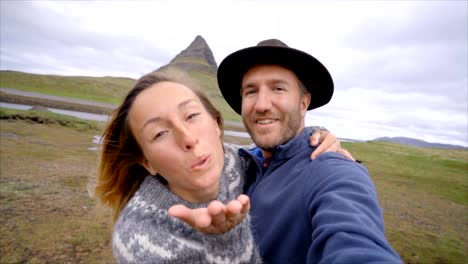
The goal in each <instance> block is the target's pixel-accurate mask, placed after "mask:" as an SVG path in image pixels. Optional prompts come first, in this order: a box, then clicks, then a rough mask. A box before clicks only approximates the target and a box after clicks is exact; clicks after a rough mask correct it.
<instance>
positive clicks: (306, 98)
mask: <svg viewBox="0 0 468 264" xmlns="http://www.w3.org/2000/svg"><path fill="white" fill-rule="evenodd" d="M310 100H311V95H310V93H304V94H303V95H302V96H301V114H302V117H305V114H306V113H307V108H308V107H309V104H310Z"/></svg>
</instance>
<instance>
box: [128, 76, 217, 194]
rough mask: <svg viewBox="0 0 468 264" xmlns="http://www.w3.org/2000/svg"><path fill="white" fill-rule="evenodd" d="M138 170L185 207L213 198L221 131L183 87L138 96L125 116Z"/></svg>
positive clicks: (158, 87)
mask: <svg viewBox="0 0 468 264" xmlns="http://www.w3.org/2000/svg"><path fill="white" fill-rule="evenodd" d="M129 120H130V128H131V130H132V133H133V135H134V136H135V138H136V140H137V142H138V144H139V145H140V147H141V149H142V151H143V155H144V160H143V161H141V165H143V166H144V167H145V168H146V169H147V170H148V171H149V172H150V173H151V174H152V175H155V174H156V173H159V174H160V175H161V176H163V177H164V178H165V179H166V180H167V181H168V186H169V189H171V190H172V191H173V192H174V193H175V194H177V195H178V196H180V197H181V198H183V199H185V200H187V201H190V202H208V201H210V200H212V199H214V198H216V196H217V195H218V191H219V180H220V175H221V171H222V169H223V164H224V152H223V146H222V142H221V138H220V135H221V131H220V128H219V126H218V124H217V122H216V119H214V118H213V117H211V116H210V114H209V113H208V112H207V110H206V109H205V107H204V106H203V104H202V102H201V101H200V99H199V98H198V97H197V96H196V94H195V93H194V92H193V91H192V90H190V89H189V88H188V87H186V86H185V85H183V84H179V83H174V82H160V83H157V84H154V85H152V86H151V87H149V88H147V89H146V90H144V91H143V92H141V93H140V94H139V95H138V96H137V97H136V99H135V101H134V103H133V105H132V107H131V109H130V113H129Z"/></svg>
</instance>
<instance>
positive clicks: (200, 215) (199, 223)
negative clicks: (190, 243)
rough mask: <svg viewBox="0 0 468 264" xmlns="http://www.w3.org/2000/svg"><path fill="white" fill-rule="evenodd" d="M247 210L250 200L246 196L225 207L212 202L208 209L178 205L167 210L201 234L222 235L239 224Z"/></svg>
mask: <svg viewBox="0 0 468 264" xmlns="http://www.w3.org/2000/svg"><path fill="white" fill-rule="evenodd" d="M249 210H250V199H249V197H248V196H247V195H244V194H241V195H239V196H238V197H237V199H236V200H232V201H230V202H229V203H228V204H227V205H224V204H223V203H222V202H220V201H213V202H211V203H210V204H209V205H208V208H196V209H190V208H187V207H186V206H184V205H181V204H178V205H174V206H172V207H171V208H169V210H168V213H169V215H170V216H173V217H177V218H179V219H180V220H182V221H184V222H185V223H187V224H188V225H190V226H192V227H193V228H195V229H196V230H198V231H200V232H202V233H206V234H222V233H225V232H227V231H229V230H231V229H232V228H234V227H235V226H237V225H238V224H240V222H242V220H243V219H244V218H245V217H246V216H247V213H248V212H249Z"/></svg>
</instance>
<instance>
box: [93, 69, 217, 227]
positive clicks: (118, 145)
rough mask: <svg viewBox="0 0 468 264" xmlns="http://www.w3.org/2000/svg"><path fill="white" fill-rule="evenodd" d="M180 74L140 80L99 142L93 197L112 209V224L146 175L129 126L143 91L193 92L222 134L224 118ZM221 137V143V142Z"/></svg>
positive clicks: (155, 75) (159, 75)
mask: <svg viewBox="0 0 468 264" xmlns="http://www.w3.org/2000/svg"><path fill="white" fill-rule="evenodd" d="M187 79H188V78H187V77H185V76H184V75H183V74H181V73H179V72H176V73H173V72H172V73H167V72H166V73H163V72H152V73H149V74H146V75H144V76H143V77H141V78H140V79H139V80H138V81H137V82H136V84H135V86H134V87H133V88H132V89H131V90H130V91H129V93H128V94H127V95H126V97H125V99H124V101H123V103H122V104H121V105H120V106H119V107H118V108H117V109H116V110H114V112H113V114H112V118H111V121H110V122H109V124H108V125H107V127H106V129H105V131H104V133H103V137H102V138H103V139H102V144H103V146H102V152H101V159H100V163H99V168H98V177H97V183H96V188H95V195H96V197H97V198H98V199H99V201H100V202H101V203H102V204H104V205H106V206H108V207H110V208H111V209H112V210H113V221H114V222H115V221H117V219H118V217H119V214H120V212H121V211H122V209H123V208H124V206H125V205H126V204H127V202H128V201H129V200H130V198H131V197H132V196H133V194H134V193H135V192H136V191H137V190H138V187H139V186H140V184H141V183H142V182H143V180H144V179H145V177H146V176H148V175H149V173H148V172H147V171H146V169H145V168H144V167H143V166H141V165H140V162H141V161H143V159H144V157H143V153H142V151H141V148H140V146H139V145H138V143H137V141H136V140H135V137H134V136H133V134H132V132H131V130H130V126H129V120H128V118H129V116H128V114H129V112H130V109H131V107H132V105H133V102H134V101H135V98H136V97H137V96H138V95H139V94H140V93H141V92H142V91H144V90H145V89H147V88H149V87H150V86H152V85H154V84H156V83H159V82H166V81H167V82H175V83H180V84H183V85H185V86H187V87H189V88H190V89H192V90H193V91H194V92H195V94H196V95H197V96H198V98H199V99H200V100H201V102H202V104H203V106H204V107H205V108H206V110H207V111H208V113H209V114H210V115H211V116H212V117H213V118H214V119H216V121H217V123H218V126H219V128H220V130H221V131H223V118H222V116H221V113H220V112H219V111H218V110H217V109H216V108H215V107H214V105H213V104H212V103H211V102H210V101H209V100H208V98H207V97H206V96H205V95H204V94H203V93H202V92H200V90H198V89H195V88H194V85H193V83H192V82H189V81H188V80H187ZM222 136H223V135H222V134H221V140H222Z"/></svg>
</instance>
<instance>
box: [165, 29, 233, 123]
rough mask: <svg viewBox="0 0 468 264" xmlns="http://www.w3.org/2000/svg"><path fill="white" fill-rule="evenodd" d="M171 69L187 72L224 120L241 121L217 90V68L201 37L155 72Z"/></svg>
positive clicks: (209, 50) (211, 53) (208, 48)
mask: <svg viewBox="0 0 468 264" xmlns="http://www.w3.org/2000/svg"><path fill="white" fill-rule="evenodd" d="M172 69H179V70H183V71H184V72H187V73H188V74H189V76H190V77H191V79H192V80H193V81H195V82H196V85H197V86H198V88H200V89H201V90H202V91H203V92H204V93H205V94H207V95H208V97H209V98H210V99H211V100H212V102H213V104H214V105H215V106H216V107H217V108H218V109H219V110H220V111H221V112H222V113H223V117H224V119H226V120H232V121H240V120H241V118H240V116H239V115H238V114H237V113H236V112H234V111H233V110H232V109H231V107H230V106H229V105H228V104H227V102H226V100H224V98H223V96H222V94H221V92H220V90H219V88H218V81H217V79H216V78H217V77H216V72H217V71H218V66H217V64H216V61H215V59H214V57H213V52H212V51H211V49H210V47H209V46H208V44H207V43H206V41H205V39H204V38H203V37H202V36H197V37H196V38H195V39H194V40H193V41H192V43H190V45H189V46H188V47H187V48H186V49H184V50H183V51H181V52H180V53H179V54H178V55H177V56H175V57H174V58H173V59H172V60H171V61H170V62H169V63H168V64H167V65H164V66H162V67H160V68H158V69H156V71H171V70H172Z"/></svg>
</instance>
